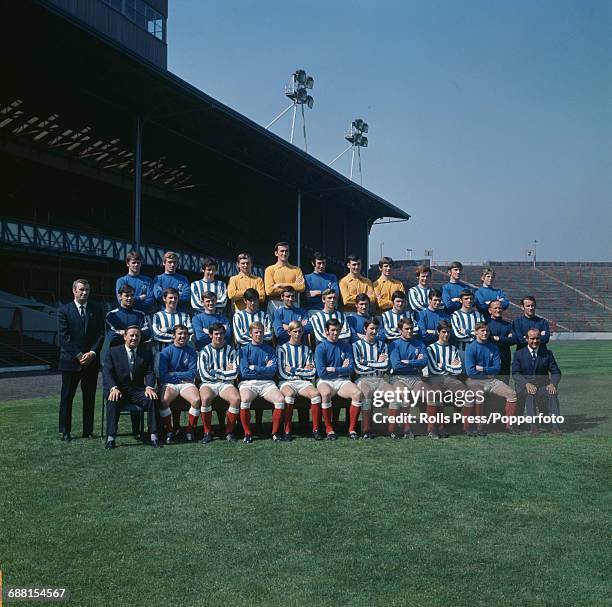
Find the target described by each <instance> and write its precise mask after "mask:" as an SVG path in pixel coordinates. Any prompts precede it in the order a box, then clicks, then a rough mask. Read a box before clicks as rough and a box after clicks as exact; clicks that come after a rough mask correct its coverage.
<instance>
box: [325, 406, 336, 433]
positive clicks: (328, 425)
mask: <svg viewBox="0 0 612 607" xmlns="http://www.w3.org/2000/svg"><path fill="white" fill-rule="evenodd" d="M323 422H324V423H325V432H327V434H333V433H334V424H333V423H332V408H331V407H328V408H327V409H323Z"/></svg>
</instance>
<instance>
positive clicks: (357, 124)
mask: <svg viewBox="0 0 612 607" xmlns="http://www.w3.org/2000/svg"><path fill="white" fill-rule="evenodd" d="M353 127H354V128H355V130H356V131H360V132H361V130H362V127H363V120H362V119H361V118H356V119H355V120H353Z"/></svg>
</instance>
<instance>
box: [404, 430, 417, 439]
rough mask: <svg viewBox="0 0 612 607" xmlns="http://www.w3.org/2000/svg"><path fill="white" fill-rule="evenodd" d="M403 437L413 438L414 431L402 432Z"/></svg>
mask: <svg viewBox="0 0 612 607" xmlns="http://www.w3.org/2000/svg"><path fill="white" fill-rule="evenodd" d="M404 438H407V439H408V440H413V439H414V438H415V436H414V432H413V431H412V430H408V431H407V432H404Z"/></svg>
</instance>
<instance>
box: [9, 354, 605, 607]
mask: <svg viewBox="0 0 612 607" xmlns="http://www.w3.org/2000/svg"><path fill="white" fill-rule="evenodd" d="M552 349H553V350H554V352H555V354H556V355H557V359H558V361H559V364H560V366H561V368H562V371H563V372H564V375H565V377H564V380H563V382H562V384H561V386H562V392H561V406H562V412H563V413H566V412H567V413H568V417H570V412H571V415H573V416H575V419H574V420H573V422H572V423H573V425H570V426H569V429H568V431H567V432H566V434H565V435H564V436H563V437H562V438H560V439H556V438H554V437H552V436H550V435H548V434H544V435H543V436H542V437H541V438H538V439H530V438H528V437H519V438H515V437H510V436H506V435H504V434H502V433H498V434H491V435H489V437H487V438H486V439H480V440H477V439H467V438H463V437H452V438H450V439H448V440H445V441H435V442H434V441H428V440H426V439H424V438H419V439H417V440H415V441H401V442H392V441H389V440H387V439H384V438H378V439H376V440H375V441H371V442H364V441H359V442H357V443H353V442H351V441H349V440H348V439H346V438H341V439H340V440H338V441H337V442H336V443H314V442H313V441H311V440H309V439H307V438H300V439H298V440H296V441H295V442H293V443H291V444H282V445H273V444H272V443H271V441H269V440H260V441H256V442H255V443H254V444H253V445H251V446H245V445H241V444H238V445H231V444H226V443H224V442H222V441H216V442H214V443H212V445H209V446H207V447H203V446H201V445H199V444H198V445H185V444H181V445H176V446H173V447H166V448H164V449H161V450H153V449H151V448H150V447H141V446H136V445H135V443H134V442H133V441H132V439H131V438H130V437H127V436H126V437H120V439H119V440H118V442H119V443H120V445H122V446H120V448H118V449H116V450H115V451H113V452H107V451H105V450H104V449H102V445H101V441H100V440H88V441H84V440H74V441H73V442H72V443H70V444H66V443H61V442H59V441H58V439H57V434H56V433H55V430H56V423H57V406H58V399H57V397H52V398H40V399H32V400H22V401H12V402H8V403H0V431H1V436H2V442H0V458H1V461H2V470H3V475H2V477H3V483H2V485H3V489H2V500H1V504H2V508H1V510H0V533H1V536H2V548H3V550H2V551H1V552H0V567H1V569H2V571H3V572H4V585H5V586H20V587H42V586H46V587H60V586H61V587H66V588H67V589H68V590H69V592H70V599H69V601H68V604H70V605H85V606H90V605H91V606H94V605H106V604H114V605H227V606H229V605H266V606H269V605H330V606H331V605H333V606H338V605H364V606H365V605H398V606H400V605H401V606H404V605H470V606H474V605H483V606H485V605H486V606H490V605H505V606H508V605H555V606H557V605H568V606H569V605H597V606H599V605H606V604H611V603H612V591H611V575H610V571H612V562H611V560H612V559H611V558H610V553H611V551H610V539H611V538H610V532H609V529H610V527H609V520H610V519H609V512H610V507H609V504H610V503H611V502H612V491H611V490H610V463H611V455H612V449H611V443H610V438H609V436H610V432H609V428H610V417H611V415H612V414H610V413H609V411H608V409H609V403H610V392H609V387H610V385H611V382H612V371H611V370H610V369H609V367H610V361H612V344H610V343H605V342H599V343H589V342H574V343H558V344H554V345H553V346H552ZM595 360H597V365H595V363H594V361H595ZM596 367H597V370H596V371H594V372H593V373H592V375H593V378H592V379H594V380H597V381H598V382H599V381H600V380H601V382H600V383H597V385H596V388H595V389H594V391H592V392H591V393H590V394H589V396H588V397H587V398H588V401H589V403H590V405H589V408H588V411H586V413H585V408H584V405H583V403H584V402H585V398H584V397H583V395H582V394H581V392H580V390H581V387H580V385H578V384H576V385H572V383H571V378H572V377H573V376H574V377H582V376H583V375H584V374H585V373H586V370H587V369H588V370H589V371H593V370H594V369H595V368H596ZM604 372H607V375H608V376H607V377H605V376H604V375H603V373H604ZM566 384H567V387H566V388H564V386H565V385H566ZM589 386H591V388H590V389H591V390H593V383H592V382H590V383H589ZM572 390H573V391H572ZM78 408H79V407H78V405H77V404H76V403H75V410H77V411H78ZM585 415H586V417H587V418H588V420H591V421H588V420H587V421H585V419H583V418H582V417H580V416H585ZM592 420H596V421H592ZM79 423H80V422H79V420H75V427H76V428H78V427H79ZM568 423H569V422H568ZM128 425H129V422H126V420H125V418H123V421H122V427H123V428H125V429H126V430H127V426H128ZM9 604H11V603H9Z"/></svg>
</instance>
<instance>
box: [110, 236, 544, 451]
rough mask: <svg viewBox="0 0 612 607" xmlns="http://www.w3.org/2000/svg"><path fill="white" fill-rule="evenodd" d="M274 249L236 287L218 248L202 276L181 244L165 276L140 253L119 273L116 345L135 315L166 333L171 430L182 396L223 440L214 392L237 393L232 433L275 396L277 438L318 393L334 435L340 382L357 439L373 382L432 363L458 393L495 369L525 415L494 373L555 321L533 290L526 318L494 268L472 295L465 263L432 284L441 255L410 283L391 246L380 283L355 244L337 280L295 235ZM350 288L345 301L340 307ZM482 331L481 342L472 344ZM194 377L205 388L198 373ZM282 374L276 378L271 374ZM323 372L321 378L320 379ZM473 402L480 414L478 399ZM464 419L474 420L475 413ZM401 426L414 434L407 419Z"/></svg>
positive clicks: (409, 380) (144, 325) (159, 337)
mask: <svg viewBox="0 0 612 607" xmlns="http://www.w3.org/2000/svg"><path fill="white" fill-rule="evenodd" d="M275 255H276V257H277V259H278V261H277V263H275V264H274V265H272V266H269V267H268V268H266V271H265V279H264V280H262V279H261V278H260V277H257V276H254V275H253V274H252V261H251V257H250V256H249V255H248V254H246V253H242V254H240V255H239V256H238V269H239V273H238V275H236V276H233V277H231V278H230V280H229V284H228V285H227V287H226V285H225V284H224V283H223V282H222V281H219V280H217V279H216V276H215V274H216V270H217V264H216V262H215V261H214V260H213V259H210V258H207V259H205V260H204V261H203V263H202V270H203V273H204V276H203V278H202V279H201V280H199V281H196V282H194V283H191V285H190V284H189V282H188V280H187V278H186V277H184V276H181V275H180V274H178V273H177V272H176V269H177V262H178V258H177V255H176V254H175V253H172V252H168V253H166V254H165V255H164V270H165V272H164V273H163V274H161V275H159V276H157V277H156V278H155V280H154V281H151V280H150V279H149V278H147V277H144V276H142V275H141V274H140V266H141V259H140V257H139V255H138V254H137V253H134V252H132V253H130V254H128V257H127V260H126V263H127V266H128V270H129V272H128V274H127V275H126V276H123V277H121V278H120V279H118V281H117V295H118V300H119V304H120V305H119V307H118V308H116V309H114V310H112V311H111V312H109V313H108V315H107V328H108V333H109V336H110V342H111V346H113V345H118V344H123V343H124V341H125V342H126V343H127V335H126V333H127V331H128V327H138V328H139V329H140V335H139V336H138V340H139V341H140V340H141V339H142V340H144V341H146V340H148V339H150V338H152V340H153V342H154V343H155V344H156V348H155V349H156V350H157V352H158V355H159V362H158V365H157V367H158V368H157V373H158V376H159V379H160V383H161V384H162V401H161V417H162V420H163V421H164V425H165V429H166V433H167V442H172V440H173V436H175V435H176V433H177V431H178V423H179V419H180V418H179V417H178V415H180V411H179V412H178V415H174V416H172V417H173V418H174V419H173V421H172V422H171V421H170V416H171V413H172V412H171V408H170V404H171V403H172V402H173V401H174V400H176V398H177V397H178V396H179V395H180V396H182V397H183V398H184V399H185V400H187V401H188V402H189V403H190V405H191V408H190V412H189V427H188V428H187V437H188V439H189V438H192V437H193V432H194V430H195V426H196V425H197V420H198V417H199V416H200V414H201V417H202V420H203V426H204V438H203V442H209V441H210V440H212V429H211V416H212V407H211V403H212V400H213V399H214V397H215V396H221V398H222V399H223V400H225V401H226V402H228V404H229V409H228V413H227V417H228V424H227V432H228V436H229V438H230V440H231V439H233V430H234V426H235V424H236V422H237V419H238V416H239V417H240V420H241V422H242V426H243V429H244V432H245V442H250V441H251V440H252V439H251V428H250V404H251V402H252V401H253V400H254V399H255V398H256V397H257V396H261V397H263V398H265V399H266V400H268V401H269V402H271V403H273V404H274V413H273V428H272V434H273V439H274V440H281V439H282V438H283V437H284V438H285V440H287V439H290V437H291V417H292V408H293V404H294V402H295V398H296V395H297V394H300V395H301V396H303V397H306V398H308V399H310V402H311V412H312V420H313V433H314V436H315V438H322V436H321V434H320V432H319V426H320V419H321V414H322V415H323V420H324V423H325V430H326V433H327V435H328V437H329V438H331V439H333V438H335V433H334V430H333V424H332V418H331V400H332V398H333V397H334V396H335V395H336V394H337V395H338V396H339V397H340V398H344V399H348V400H350V401H351V404H352V405H353V406H350V407H349V411H350V424H349V435H350V436H351V438H357V429H356V428H357V421H358V417H359V413H360V411H361V410H363V411H364V413H363V420H362V429H363V432H364V436H365V437H368V436H369V434H370V415H369V410H370V404H371V401H372V394H373V392H374V391H375V390H392V389H393V386H392V385H390V384H388V383H386V382H385V381H384V380H383V375H384V374H385V373H391V377H392V378H394V379H393V381H392V384H394V385H400V386H403V387H407V388H408V389H411V390H419V389H424V385H423V383H422V381H421V376H422V374H423V369H427V370H428V371H425V374H429V376H430V380H429V383H433V384H437V385H440V386H441V387H443V388H444V389H446V390H451V391H457V390H459V389H461V388H464V389H465V387H466V386H465V385H464V384H463V383H462V382H460V381H459V380H458V379H457V377H456V376H457V375H460V374H462V373H463V374H464V375H467V377H468V380H467V381H468V383H469V382H470V380H471V381H473V382H477V383H478V382H479V384H480V385H481V384H483V382H485V381H486V382H487V386H486V387H487V389H488V390H489V391H492V392H495V393H498V394H500V395H501V396H503V397H504V398H506V413H507V414H509V415H512V414H514V412H515V410H516V394H515V392H514V391H513V390H512V389H511V388H509V387H508V386H507V384H505V383H503V382H501V381H499V380H497V379H494V378H492V377H491V376H494V375H499V374H501V375H506V376H507V375H509V374H510V346H511V345H513V344H516V345H517V347H518V348H521V347H523V346H525V345H527V340H528V331H529V330H530V329H533V330H536V329H537V331H532V333H537V336H538V339H539V340H540V341H541V342H543V343H545V342H547V341H548V339H549V336H550V335H549V327H548V323H547V322H546V321H545V320H544V319H542V318H539V317H537V316H536V315H535V300H534V298H532V297H526V298H524V299H523V301H522V306H523V310H524V316H523V317H522V318H519V319H517V320H515V321H514V323H512V324H510V323H508V322H507V321H505V320H503V318H502V312H503V310H504V309H505V308H507V307H508V305H509V302H508V299H507V298H506V296H505V294H504V292H503V291H502V290H501V289H497V288H495V287H494V286H493V282H494V278H495V274H494V272H493V271H492V270H490V269H487V270H485V271H484V272H483V276H482V279H483V284H482V287H480V288H479V289H477V290H476V292H475V293H474V292H473V290H472V289H471V288H470V287H469V286H468V285H467V284H465V283H463V282H462V281H461V279H460V278H461V272H462V265H461V263H459V262H454V263H452V264H451V265H450V266H449V267H448V274H449V281H448V283H446V284H445V285H444V286H443V287H442V290H441V291H440V290H437V289H433V288H431V287H430V286H429V283H430V280H431V270H430V269H429V267H427V266H418V267H417V268H416V277H417V280H418V284H417V285H416V286H415V287H412V288H411V289H410V290H409V292H408V294H407V295H406V294H405V291H404V286H403V284H402V283H401V281H399V280H397V279H394V278H393V276H392V272H393V261H392V260H391V259H390V258H388V257H385V258H383V259H381V261H380V263H379V267H380V270H381V276H380V278H379V279H378V280H376V281H375V282H374V283H372V282H371V281H370V280H369V279H367V278H366V277H364V276H362V275H361V261H360V259H359V258H357V257H354V256H351V257H349V258H348V259H347V268H348V274H347V275H346V276H345V277H344V278H342V279H341V280H340V281H339V282H338V280H337V279H336V277H335V276H334V275H332V274H328V273H326V272H325V269H326V268H325V265H326V260H325V256H324V255H322V254H319V253H316V254H315V255H314V256H313V259H312V264H313V268H314V272H313V273H312V274H309V275H307V276H306V277H303V275H302V272H301V270H300V269H299V268H298V267H296V266H293V265H291V264H289V262H288V258H289V245H288V244H287V243H284V242H281V243H277V245H276V246H275ZM302 292H305V293H304V295H305V306H306V309H302V308H300V307H296V306H295V299H296V293H302ZM339 292H340V294H341V296H342V302H343V309H340V306H339V305H338V300H339ZM266 295H268V298H269V299H268V308H267V312H264V311H263V309H261V306H262V304H263V303H264V301H265V298H266ZM228 299H229V301H230V302H231V304H232V307H233V309H234V314H233V319H232V322H230V321H229V319H228V318H227V317H226V316H225V315H224V314H223V311H224V310H225V309H226V306H227V302H228ZM189 301H190V302H191V307H192V308H193V309H194V310H195V311H196V312H197V313H196V314H195V316H194V317H193V319H191V318H190V316H189V314H188V313H187V312H186V311H185V309H186V307H187V304H188V302H189ZM156 302H157V303H158V304H159V305H161V306H162V309H161V310H160V311H158V312H156V313H155V314H154V315H153V317H152V323H151V324H152V328H150V327H149V319H150V318H151V317H150V316H149V314H150V313H151V312H152V308H153V306H155V304H156ZM181 308H182V309H181ZM373 310H378V311H380V312H381V316H382V319H381V320H382V322H381V321H379V320H378V319H377V318H376V317H373V316H372V314H371V312H372V311H373ZM345 312H348V313H347V314H345ZM485 322H486V324H485ZM487 325H488V326H487ZM305 335H308V336H310V337H309V338H308V339H310V342H311V346H312V347H313V348H315V347H316V350H315V355H314V357H313V354H312V350H311V348H310V347H309V346H308V345H307V343H305V342H306V340H305V339H303V338H304V336H305ZM189 339H193V341H194V343H195V346H196V349H197V350H198V352H199V355H197V354H196V352H195V351H193V349H192V348H190V347H189V346H188V345H187V342H188V340H189ZM232 340H233V342H234V344H235V346H236V350H235V349H234V348H232V346H231V342H232ZM271 341H273V342H275V343H276V344H277V345H278V349H277V350H276V351H275V350H274V349H273V348H271V347H270V346H269V345H267V342H271ZM472 343H473V344H474V346H473V347H471V348H468V346H469V345H470V344H472ZM317 344H318V347H317ZM351 344H352V345H351ZM428 346H429V347H428ZM468 350H469V352H468ZM485 371H486V373H485ZM238 374H239V375H240V377H241V379H242V381H241V383H240V384H239V386H238V389H236V387H235V386H234V385H233V380H234V379H236V377H237V376H238ZM196 375H199V379H200V381H201V386H200V390H198V389H197V388H196V386H195V385H194V382H195V378H196ZM277 375H278V376H279V377H280V384H279V386H278V387H277V385H276V384H275V383H274V382H273V381H272V380H273V378H274V377H275V376H277ZM315 376H318V378H319V382H318V385H317V386H316V387H315V384H314V383H313V380H314V378H315ZM352 376H356V377H357V380H356V383H353V382H352V381H351V377H352ZM473 387H474V386H473ZM403 404H407V403H403ZM399 407H400V403H391V408H392V409H394V408H395V409H399ZM430 407H431V410H430ZM475 408H476V415H478V405H476V406H475ZM435 411H436V406H435V404H429V403H428V413H432V414H435ZM366 412H367V413H366ZM466 413H467V414H469V413H470V411H469V410H468V411H466ZM428 431H429V434H430V436H431V437H432V438H435V437H436V436H438V435H440V434H443V429H441V428H436V425H435V423H430V424H429V425H428ZM466 431H467V432H468V433H472V432H475V430H473V429H472V428H471V427H470V424H469V423H468V424H466ZM389 433H390V435H391V436H397V435H398V433H397V428H396V424H395V423H394V422H391V423H390V425H389ZM403 433H404V434H405V435H408V436H409V435H411V434H412V431H411V429H410V424H409V423H408V422H407V421H404V423H403Z"/></svg>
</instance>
